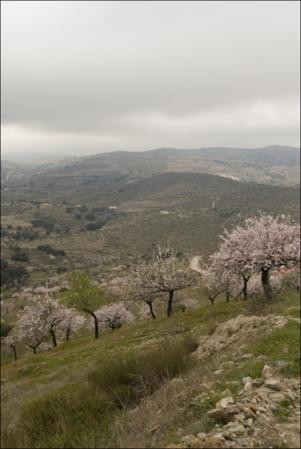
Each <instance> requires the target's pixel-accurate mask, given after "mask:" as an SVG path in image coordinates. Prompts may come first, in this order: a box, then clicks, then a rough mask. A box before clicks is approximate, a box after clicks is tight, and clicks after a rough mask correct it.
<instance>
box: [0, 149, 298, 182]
mask: <svg viewBox="0 0 301 449" xmlns="http://www.w3.org/2000/svg"><path fill="white" fill-rule="evenodd" d="M299 166H300V149H299V148H295V147H288V146H279V145H274V146H269V147H264V148H251V149H246V148H227V147H217V148H214V147H213V148H200V149H195V150H184V149H182V150H180V149H174V148H159V149H156V150H151V151H139V152H130V151H115V152H112V153H103V154H96V155H93V156H85V157H77V158H72V157H70V158H65V159H63V160H62V161H59V160H58V161H56V162H52V163H46V162H45V163H44V164H32V165H24V164H23V165H21V164H16V163H12V162H9V161H4V163H3V167H2V169H1V172H2V179H3V180H4V181H10V180H12V181H14V180H17V179H22V178H23V180H24V183H20V184H19V186H20V187H23V188H26V185H27V182H28V181H26V180H28V178H31V177H32V176H34V175H39V174H41V173H42V174H43V177H39V176H37V177H35V182H34V184H36V186H37V187H38V186H39V183H40V182H41V185H42V186H43V184H44V182H46V180H48V182H51V179H52V178H55V179H56V180H57V181H59V182H60V183H61V182H63V180H65V182H66V190H67V189H68V186H69V184H70V180H71V179H74V180H78V179H83V180H86V181H88V182H89V181H91V180H93V178H99V180H100V181H101V180H104V181H103V182H107V181H108V179H109V178H112V182H113V183H115V182H118V181H119V179H118V178H119V177H121V180H126V181H127V182H131V181H133V180H138V179H144V178H146V177H149V176H152V175H155V174H160V173H164V172H195V173H210V174H215V175H220V176H225V177H229V178H233V179H237V180H240V181H248V182H249V181H250V182H260V183H265V184H271V185H284V186H288V185H296V184H298V183H299V182H300V179H299ZM22 170H23V171H22ZM61 178H63V180H62V179H61ZM68 179H69V180H68Z"/></svg>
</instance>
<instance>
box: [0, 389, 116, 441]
mask: <svg viewBox="0 0 301 449" xmlns="http://www.w3.org/2000/svg"><path fill="white" fill-rule="evenodd" d="M111 409H112V405H111V403H110V401H108V399H107V398H106V396H105V395H103V394H102V393H101V392H95V391H92V390H91V389H89V388H87V387H86V386H83V387H79V385H74V386H73V385H72V386H71V385H70V386H69V387H67V388H66V387H64V388H62V389H59V390H56V391H54V392H51V393H48V394H46V395H44V396H43V397H41V398H39V399H34V400H32V401H29V402H28V403H27V404H26V405H25V406H24V407H23V409H22V411H21V417H20V420H19V423H18V427H17V429H18V431H17V432H16V434H14V435H11V434H7V435H4V439H5V440H6V443H8V444H9V446H5V447H28V448H29V447H33V448H40V447H49V448H58V447H68V448H74V447H81V443H80V442H79V441H82V440H83V435H85V433H86V432H87V429H90V427H91V426H92V428H93V429H97V428H99V429H100V430H101V428H103V427H105V426H107V425H108V420H109V416H110V412H111ZM92 442H93V435H91V441H90V444H92ZM86 447H94V446H90V445H89V446H86Z"/></svg>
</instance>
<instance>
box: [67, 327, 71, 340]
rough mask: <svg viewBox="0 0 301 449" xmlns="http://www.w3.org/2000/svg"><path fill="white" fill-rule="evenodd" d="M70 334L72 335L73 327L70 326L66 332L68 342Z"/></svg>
mask: <svg viewBox="0 0 301 449" xmlns="http://www.w3.org/2000/svg"><path fill="white" fill-rule="evenodd" d="M70 333H71V326H68V327H67V330H66V341H69V340H70Z"/></svg>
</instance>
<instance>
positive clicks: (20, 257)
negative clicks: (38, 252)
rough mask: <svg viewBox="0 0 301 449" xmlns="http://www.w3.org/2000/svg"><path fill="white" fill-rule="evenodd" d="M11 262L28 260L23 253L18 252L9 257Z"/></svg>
mask: <svg viewBox="0 0 301 449" xmlns="http://www.w3.org/2000/svg"><path fill="white" fill-rule="evenodd" d="M11 260H15V261H17V262H28V260H29V258H28V256H27V254H26V253H25V252H24V251H18V252H16V253H15V254H13V255H12V256H11Z"/></svg>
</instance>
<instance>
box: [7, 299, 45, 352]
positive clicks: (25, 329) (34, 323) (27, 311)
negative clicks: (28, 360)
mask: <svg viewBox="0 0 301 449" xmlns="http://www.w3.org/2000/svg"><path fill="white" fill-rule="evenodd" d="M15 331H16V333H17V335H18V337H19V339H20V340H22V341H23V342H24V343H25V345H26V346H28V347H29V348H30V349H32V351H33V353H34V354H37V349H38V347H39V346H40V345H41V344H42V342H43V341H44V340H45V339H46V338H47V337H48V336H49V330H48V328H46V327H45V322H44V320H43V319H42V317H41V310H40V307H39V304H38V300H37V298H35V299H34V300H31V301H30V304H28V305H27V306H26V307H25V308H24V310H23V313H22V314H21V316H20V317H19V319H18V321H17V324H16V326H15Z"/></svg>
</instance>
